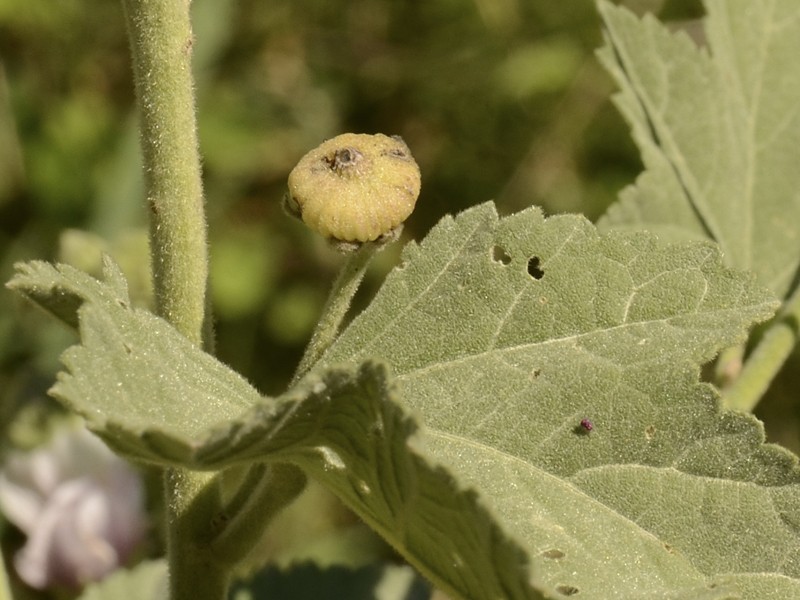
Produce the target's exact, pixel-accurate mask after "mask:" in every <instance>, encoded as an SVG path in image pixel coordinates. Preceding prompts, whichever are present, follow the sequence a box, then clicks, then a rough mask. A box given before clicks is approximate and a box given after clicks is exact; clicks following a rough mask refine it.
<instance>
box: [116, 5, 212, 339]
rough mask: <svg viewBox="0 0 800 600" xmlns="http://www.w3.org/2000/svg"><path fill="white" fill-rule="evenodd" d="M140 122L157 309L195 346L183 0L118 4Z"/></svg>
mask: <svg viewBox="0 0 800 600" xmlns="http://www.w3.org/2000/svg"><path fill="white" fill-rule="evenodd" d="M122 4H123V6H124V8H125V13H126V18H127V24H128V35H129V38H130V45H131V54H132V59H133V72H134V79H135V82H136V93H137V96H138V104H139V113H140V121H141V146H142V156H143V160H144V171H145V186H146V192H147V207H148V210H149V216H150V246H151V247H150V252H151V256H152V264H153V279H154V285H155V295H156V308H157V311H158V313H159V314H160V315H161V316H163V317H164V318H166V319H167V320H168V321H169V322H170V323H172V324H173V325H174V326H175V327H176V328H177V329H178V330H179V331H180V332H181V333H183V334H184V335H185V336H186V337H188V338H189V339H190V340H192V341H193V342H195V343H196V344H198V345H200V343H201V335H202V329H203V319H204V315H205V295H206V281H207V279H208V258H207V248H206V223H205V214H204V207H203V188H202V182H201V178H200V158H199V154H198V149H197V131H196V124H195V110H194V90H193V83H192V71H191V54H192V32H191V26H190V23H189V2H188V1H187V0H123V2H122Z"/></svg>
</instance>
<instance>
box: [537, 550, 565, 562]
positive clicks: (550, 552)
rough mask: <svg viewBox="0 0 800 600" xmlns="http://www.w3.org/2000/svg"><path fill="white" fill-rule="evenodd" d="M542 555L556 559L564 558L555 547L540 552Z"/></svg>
mask: <svg viewBox="0 0 800 600" xmlns="http://www.w3.org/2000/svg"><path fill="white" fill-rule="evenodd" d="M542 556H544V557H545V558H550V559H553V560H558V559H559V558H564V556H565V555H564V553H563V552H562V551H561V550H558V549H557V548H551V549H550V550H545V551H544V552H542Z"/></svg>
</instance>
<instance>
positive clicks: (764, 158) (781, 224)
mask: <svg viewBox="0 0 800 600" xmlns="http://www.w3.org/2000/svg"><path fill="white" fill-rule="evenodd" d="M705 4H706V7H707V10H708V17H707V18H706V20H705V34H706V41H707V44H708V47H707V48H698V47H697V45H696V44H695V43H694V42H693V41H692V40H691V39H690V38H689V37H688V36H687V35H686V34H685V33H677V34H676V33H671V32H670V31H668V30H667V29H666V27H664V26H663V25H662V24H660V23H659V22H658V21H656V20H655V19H654V18H653V17H651V16H646V17H645V18H644V19H642V20H641V21H640V20H639V19H638V18H637V17H635V16H634V15H633V14H631V13H630V12H628V11H627V10H625V9H623V8H617V7H614V6H612V5H611V4H609V3H608V2H604V1H602V2H600V12H601V14H602V16H603V20H604V22H605V26H606V46H605V48H603V50H602V51H601V52H600V53H599V55H600V58H601V60H602V62H603V63H604V65H605V66H606V68H607V69H608V70H609V71H610V72H611V74H612V75H613V76H614V78H615V80H616V81H617V83H618V85H619V86H620V88H621V91H620V93H619V94H618V95H617V96H616V98H615V99H616V103H617V105H618V107H619V109H620V110H621V112H622V114H623V115H624V116H625V118H626V119H627V120H628V122H629V123H630V124H631V127H632V129H633V137H634V139H635V141H636V143H637V144H638V146H639V148H640V150H641V153H642V157H643V160H644V163H645V166H646V171H645V172H644V173H643V174H642V175H641V176H640V177H639V179H638V181H637V182H636V185H635V186H632V187H630V188H628V189H627V190H625V191H624V192H623V193H622V196H621V200H620V202H618V203H617V204H615V205H613V206H612V208H611V209H610V210H609V212H608V214H607V215H606V217H605V218H604V219H603V220H602V221H601V222H600V225H601V227H613V228H625V227H632V228H647V229H650V230H653V231H657V232H659V233H660V234H662V235H664V236H665V237H669V238H672V239H674V238H676V237H683V238H686V237H695V238H697V237H706V238H710V239H713V240H715V241H716V242H718V243H719V244H720V246H721V247H722V250H723V253H724V255H725V259H726V261H727V263H728V264H729V265H732V266H735V267H737V268H740V269H750V270H753V271H755V272H756V273H757V274H758V275H759V278H760V279H761V281H762V282H763V283H764V284H765V285H767V286H768V287H769V288H770V289H771V290H772V291H773V292H774V293H775V294H776V295H778V296H781V297H782V296H784V295H786V294H787V292H788V291H789V289H790V285H791V284H792V281H793V278H794V277H795V276H796V273H797V270H798V266H800V225H799V224H800V169H797V165H796V162H797V148H798V146H799V145H800V104H798V102H797V98H798V97H800V66H799V65H800V63H798V60H797V57H798V56H800V4H798V3H797V2H796V0H772V1H770V2H767V3H754V2H752V1H751V0H706V2H705ZM795 284H796V282H795Z"/></svg>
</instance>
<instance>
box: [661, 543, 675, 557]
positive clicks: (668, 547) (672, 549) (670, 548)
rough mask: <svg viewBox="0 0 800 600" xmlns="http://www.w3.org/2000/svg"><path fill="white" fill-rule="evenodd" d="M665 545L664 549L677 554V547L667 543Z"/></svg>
mask: <svg viewBox="0 0 800 600" xmlns="http://www.w3.org/2000/svg"><path fill="white" fill-rule="evenodd" d="M663 546H664V550H666V551H667V552H669V553H670V554H675V549H674V548H673V547H672V546H671V545H669V544H667V543H664V544H663Z"/></svg>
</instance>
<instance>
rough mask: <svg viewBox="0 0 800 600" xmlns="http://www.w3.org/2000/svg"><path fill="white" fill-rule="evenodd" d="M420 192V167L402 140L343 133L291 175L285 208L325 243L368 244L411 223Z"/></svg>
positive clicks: (316, 149)
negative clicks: (327, 241) (322, 238)
mask: <svg viewBox="0 0 800 600" xmlns="http://www.w3.org/2000/svg"><path fill="white" fill-rule="evenodd" d="M419 189H420V173H419V167H418V166H417V163H416V162H415V161H414V157H413V156H411V152H410V151H409V149H408V146H406V144H405V142H404V141H403V140H402V139H401V138H400V137H399V136H392V137H389V136H385V135H382V134H380V133H379V134H375V135H368V134H356V133H344V134H342V135H339V136H336V137H335V138H333V139H330V140H327V141H326V142H323V143H322V144H321V145H320V146H318V147H317V148H315V149H314V150H312V151H311V152H309V153H308V154H306V155H305V156H304V157H303V158H301V159H300V162H299V163H297V166H296V167H295V168H294V169H292V172H291V173H289V193H288V195H287V198H286V207H287V209H288V210H289V211H290V212H291V213H293V214H295V215H296V216H298V217H300V218H301V219H303V222H305V224H306V225H308V226H309V227H311V228H312V229H315V230H316V231H318V232H319V233H321V234H322V235H324V236H325V237H328V238H333V239H334V240H340V241H345V242H368V241H373V240H375V239H377V238H379V237H381V236H383V235H387V234H390V233H391V232H392V231H393V230H394V229H396V228H397V227H398V226H399V225H401V224H402V223H403V221H405V220H406V219H407V218H408V216H409V215H410V214H411V213H412V211H413V210H414V205H415V204H416V202H417V196H419Z"/></svg>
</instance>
